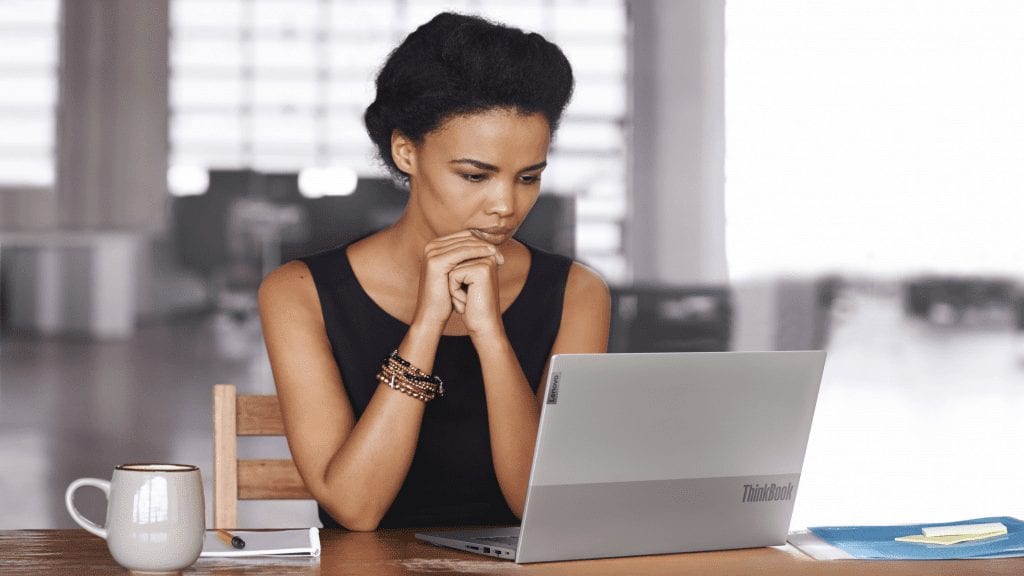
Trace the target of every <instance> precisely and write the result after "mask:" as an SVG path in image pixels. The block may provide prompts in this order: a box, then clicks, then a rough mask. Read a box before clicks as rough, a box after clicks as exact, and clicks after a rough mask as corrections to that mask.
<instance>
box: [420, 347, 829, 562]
mask: <svg viewBox="0 0 1024 576" xmlns="http://www.w3.org/2000/svg"><path fill="white" fill-rule="evenodd" d="M824 364H825V353H824V352H822V351H800V352H684V353H653V354H632V353H631V354H564V355H556V356H553V357H552V358H551V366H550V368H549V370H548V379H547V387H546V391H547V392H546V398H545V401H544V405H543V407H542V410H541V417H540V428H539V430H538V433H537V445H536V448H535V451H534V457H533V468H532V470H531V472H530V484H529V488H528V490H527V497H526V504H525V508H524V510H523V518H522V523H521V525H520V526H518V527H510V528H497V529H486V530H460V531H443V532H426V533H420V534H416V538H418V539H419V540H422V541H425V542H428V543H431V544H435V545H438V546H445V547H449V548H455V549H458V550H466V551H469V552H475V553H478V554H484V555H487V556H491V557H494V558H503V559H509V560H515V561H516V562H517V563H526V562H549V561H556V560H578V559H585V558H610V557H620V556H636V555H645V554H668V553H676V552H694V551H703V550H724V549H732V548H752V547H760V546H775V545H781V544H785V542H786V534H787V532H788V530H789V523H790V519H791V517H792V514H793V504H794V502H795V500H796V495H797V489H798V486H799V483H800V471H801V468H802V466H803V460H804V452H805V450H806V448H807V438H808V435H809V433H810V429H811V420H812V417H813V415H814V406H815V403H816V401H817V398H818V387H819V384H820V382H821V374H822V371H823V369H824Z"/></svg>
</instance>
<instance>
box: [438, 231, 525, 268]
mask: <svg viewBox="0 0 1024 576" xmlns="http://www.w3.org/2000/svg"><path fill="white" fill-rule="evenodd" d="M426 256H427V259H428V261H431V262H434V263H436V264H441V265H442V266H443V267H444V268H445V269H446V271H450V270H451V269H452V268H454V267H455V266H457V265H458V264H461V263H462V262H466V261H469V260H474V259H477V258H486V257H489V258H493V259H494V262H495V264H498V265H499V266H500V265H502V264H504V263H505V256H504V255H503V254H502V253H501V251H499V250H498V249H497V248H496V247H495V246H494V245H493V244H488V243H486V242H483V241H481V240H477V239H475V238H473V237H465V238H458V239H454V240H449V241H448V242H447V243H445V244H434V243H431V244H428V247H427V250H426Z"/></svg>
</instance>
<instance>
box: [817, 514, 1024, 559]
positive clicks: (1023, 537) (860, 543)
mask: <svg viewBox="0 0 1024 576" xmlns="http://www.w3.org/2000/svg"><path fill="white" fill-rule="evenodd" d="M987 522H1002V523H1003V525H1004V526H1006V532H1007V533H1006V534H1004V535H1002V536H995V537H992V538H986V539H984V540H974V541H970V542H961V543H959V544H949V545H942V544H917V543H912V542H897V541H896V540H894V539H895V538H897V537H900V536H911V535H914V534H920V533H921V528H923V527H925V526H953V525H956V524H982V523H987ZM809 530H810V531H811V532H813V533H814V534H815V535H817V536H818V537H819V538H821V539H822V540H824V541H826V542H828V543H829V544H831V545H833V546H835V547H837V548H840V549H842V550H844V551H845V552H847V553H848V554H850V555H851V556H853V557H854V558H860V559H865V560H955V559H966V558H1012V557H1017V556H1024V522H1021V521H1020V520H1017V519H1016V518H1011V517H1009V516H997V517H991V518H974V519H972V520H958V521H956V522H946V523H937V524H906V525H902V526H823V527H815V528H809Z"/></svg>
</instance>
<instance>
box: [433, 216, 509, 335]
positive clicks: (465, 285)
mask: <svg viewBox="0 0 1024 576" xmlns="http://www.w3.org/2000/svg"><path fill="white" fill-rule="evenodd" d="M504 262H505V257H504V256H503V255H502V254H501V251H500V250H499V249H498V247H497V246H495V245H494V244H491V243H489V242H487V241H485V240H482V239H480V238H478V237H477V236H475V235H474V234H473V233H472V232H471V231H469V230H463V231H460V232H456V233H454V234H449V235H447V236H441V237H440V238H435V239H434V240H432V241H430V242H428V243H427V245H426V247H425V248H424V258H423V265H422V269H421V271H420V286H419V302H418V303H417V307H416V317H417V320H420V321H423V322H426V323H429V324H435V325H439V326H440V327H441V328H442V329H443V327H444V325H445V324H446V323H447V322H448V318H449V317H450V316H451V314H452V312H453V311H454V312H458V313H459V314H462V321H463V323H464V324H465V326H466V329H467V330H468V331H469V333H470V335H471V336H474V335H481V334H488V333H493V332H494V331H497V330H501V331H503V330H504V327H503V326H502V323H501V302H500V298H499V292H498V267H499V266H501V265H502V264H504Z"/></svg>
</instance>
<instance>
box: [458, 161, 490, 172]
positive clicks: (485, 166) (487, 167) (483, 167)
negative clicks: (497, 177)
mask: <svg viewBox="0 0 1024 576" xmlns="http://www.w3.org/2000/svg"><path fill="white" fill-rule="evenodd" d="M449 164H469V165H470V166H473V167H474V168H479V169H480V170H488V171H490V172H497V171H498V167H497V166H495V165H494V164H488V163H487V162H481V161H479V160H473V159H472V158H458V159H455V160H452V161H451V162H449Z"/></svg>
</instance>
